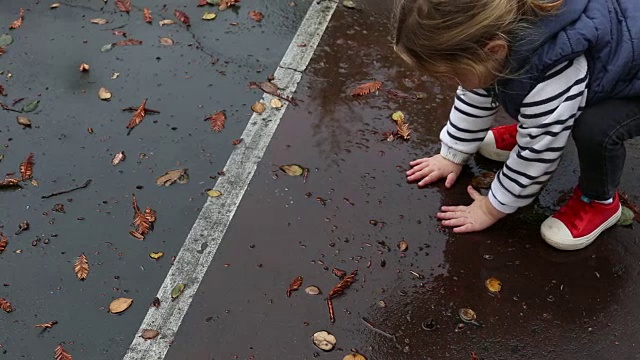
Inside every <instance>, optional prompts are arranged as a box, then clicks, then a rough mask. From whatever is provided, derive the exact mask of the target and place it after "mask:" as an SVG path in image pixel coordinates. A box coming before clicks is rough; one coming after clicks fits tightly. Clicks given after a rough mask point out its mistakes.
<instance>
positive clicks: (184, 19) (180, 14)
mask: <svg viewBox="0 0 640 360" xmlns="http://www.w3.org/2000/svg"><path fill="white" fill-rule="evenodd" d="M173 14H174V15H175V16H176V19H178V21H180V22H181V23H183V24H185V25H187V27H189V26H191V20H189V15H187V13H185V12H184V11H181V10H174V11H173Z"/></svg>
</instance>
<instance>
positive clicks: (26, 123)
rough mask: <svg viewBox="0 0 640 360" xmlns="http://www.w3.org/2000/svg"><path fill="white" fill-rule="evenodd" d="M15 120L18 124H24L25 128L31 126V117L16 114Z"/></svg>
mask: <svg viewBox="0 0 640 360" xmlns="http://www.w3.org/2000/svg"><path fill="white" fill-rule="evenodd" d="M16 121H17V122H18V124H20V125H22V126H24V127H25V128H30V127H31V119H29V118H28V117H26V116H22V115H18V116H17V117H16Z"/></svg>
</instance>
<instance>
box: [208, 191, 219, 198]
mask: <svg viewBox="0 0 640 360" xmlns="http://www.w3.org/2000/svg"><path fill="white" fill-rule="evenodd" d="M207 195H209V197H218V196H220V195H222V193H221V192H220V191H218V190H209V191H207Z"/></svg>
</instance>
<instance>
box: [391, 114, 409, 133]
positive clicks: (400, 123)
mask: <svg viewBox="0 0 640 360" xmlns="http://www.w3.org/2000/svg"><path fill="white" fill-rule="evenodd" d="M391 118H392V119H393V121H395V123H396V133H397V135H398V137H400V138H402V139H403V140H409V135H410V134H411V130H410V129H409V124H407V123H406V122H405V121H404V114H403V113H402V112H400V111H396V112H395V113H393V115H391Z"/></svg>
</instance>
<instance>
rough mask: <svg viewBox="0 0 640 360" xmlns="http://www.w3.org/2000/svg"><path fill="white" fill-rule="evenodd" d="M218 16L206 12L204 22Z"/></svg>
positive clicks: (203, 17)
mask: <svg viewBox="0 0 640 360" xmlns="http://www.w3.org/2000/svg"><path fill="white" fill-rule="evenodd" d="M217 16H218V15H216V13H214V12H208V11H207V12H205V13H204V14H202V20H213V19H215V18H216V17H217Z"/></svg>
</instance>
